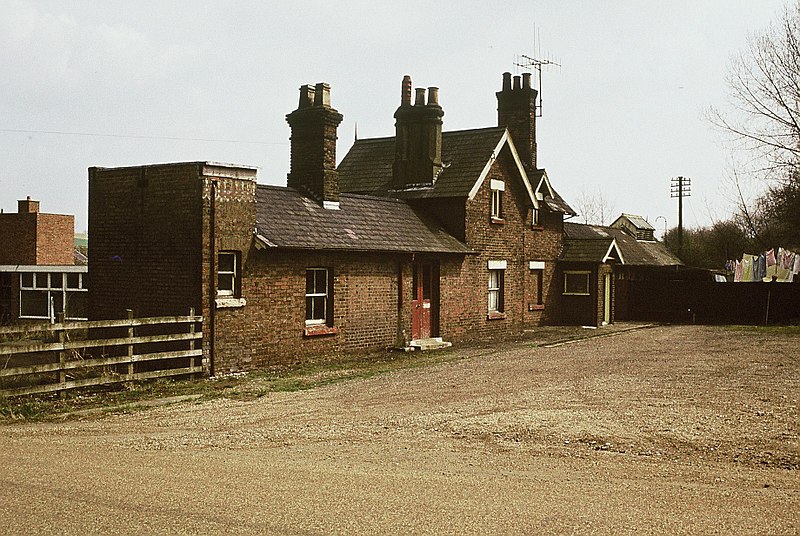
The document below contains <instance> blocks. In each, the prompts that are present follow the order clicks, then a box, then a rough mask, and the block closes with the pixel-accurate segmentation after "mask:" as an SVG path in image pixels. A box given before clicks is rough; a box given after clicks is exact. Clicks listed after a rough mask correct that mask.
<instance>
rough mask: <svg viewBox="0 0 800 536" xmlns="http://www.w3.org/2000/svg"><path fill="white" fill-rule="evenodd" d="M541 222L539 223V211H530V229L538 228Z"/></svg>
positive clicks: (534, 208)
mask: <svg viewBox="0 0 800 536" xmlns="http://www.w3.org/2000/svg"><path fill="white" fill-rule="evenodd" d="M540 225H541V222H540V221H539V209H538V208H536V207H533V208H532V209H531V227H539V226H540Z"/></svg>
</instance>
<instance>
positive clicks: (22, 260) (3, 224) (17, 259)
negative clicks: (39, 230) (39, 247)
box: [0, 213, 36, 264]
mask: <svg viewBox="0 0 800 536" xmlns="http://www.w3.org/2000/svg"><path fill="white" fill-rule="evenodd" d="M0 264H36V214H14V213H11V214H0Z"/></svg>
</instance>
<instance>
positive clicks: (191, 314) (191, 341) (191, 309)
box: [189, 307, 197, 369]
mask: <svg viewBox="0 0 800 536" xmlns="http://www.w3.org/2000/svg"><path fill="white" fill-rule="evenodd" d="M189 317H190V320H189V333H191V334H192V335H194V307H189ZM189 350H191V351H194V338H191V339H189ZM196 364H197V358H196V357H195V356H192V357H190V358H189V366H190V367H192V369H194V367H195V365H196Z"/></svg>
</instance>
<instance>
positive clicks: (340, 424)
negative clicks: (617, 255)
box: [0, 326, 800, 534]
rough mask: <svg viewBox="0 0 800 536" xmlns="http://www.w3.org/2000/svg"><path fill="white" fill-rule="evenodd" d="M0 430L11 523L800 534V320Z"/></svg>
mask: <svg viewBox="0 0 800 536" xmlns="http://www.w3.org/2000/svg"><path fill="white" fill-rule="evenodd" d="M449 351H452V352H454V355H455V356H457V358H455V359H452V360H449V361H447V362H444V363H440V364H435V365H431V366H426V367H418V368H408V369H403V370H398V371H394V372H390V373H385V374H381V375H378V376H373V377H371V378H367V379H356V380H348V381H342V382H339V383H334V384H330V385H327V386H324V387H318V388H315V389H311V390H306V391H296V392H278V393H268V394H266V395H264V396H262V397H260V398H254V399H248V400H237V399H229V398H223V399H216V400H211V401H199V402H198V401H185V402H181V403H178V404H173V405H168V406H161V407H154V408H150V409H146V410H143V411H140V412H136V413H129V414H111V415H100V416H85V417H82V418H81V419H82V420H72V421H65V422H57V423H34V424H17V423H15V424H10V425H6V426H2V427H0V450H1V451H2V453H3V458H2V460H3V461H2V472H1V473H0V474H2V477H0V479H1V480H2V486H0V505H2V512H3V528H2V532H3V533H8V534H15V533H16V534H54V533H59V534H87V533H95V534H96V533H103V534H108V533H123V534H131V533H136V534H164V533H170V534H218V533H231V534H239V533H247V534H250V533H255V534H331V533H336V534H353V533H355V534H377V533H380V534H398V533H413V534H429V533H430V534H539V533H598V534H609V533H613V534H620V533H637V534H638V533H658V534H676V533H683V534H699V533H706V534H708V533H714V534H719V533H722V534H797V533H798V531H800V524H798V513H800V480H799V479H798V473H797V470H798V466H800V442H798V418H797V417H798V413H797V403H798V394H799V393H800V367H798V360H799V357H800V331H798V330H797V329H786V330H770V329H756V328H730V327H703V326H655V327H649V328H647V329H636V330H629V331H620V332H616V333H611V334H610V335H609V336H603V337H594V338H590V339H584V340H580V341H577V342H572V343H569V344H560V345H555V346H550V347H544V346H539V345H535V344H533V343H531V342H530V341H527V342H526V341H522V342H519V341H518V342H515V343H506V344H501V345H498V346H495V347H491V346H488V345H484V346H482V347H470V348H461V349H454V350H449Z"/></svg>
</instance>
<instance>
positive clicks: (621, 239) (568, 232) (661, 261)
mask: <svg viewBox="0 0 800 536" xmlns="http://www.w3.org/2000/svg"><path fill="white" fill-rule="evenodd" d="M612 241H616V244H617V248H618V249H619V251H620V253H621V254H622V259H623V262H624V264H627V265H630V266H679V265H682V264H683V263H682V262H681V260H680V259H679V258H678V257H676V256H675V255H673V254H672V253H670V252H669V250H668V249H667V248H666V247H665V246H664V244H662V243H661V242H651V241H642V240H636V239H635V238H633V237H632V236H630V235H628V234H627V233H625V232H624V231H622V229H614V228H611V227H606V226H602V225H584V224H580V223H569V222H565V223H564V250H563V251H562V255H561V260H563V261H574V262H602V259H603V257H604V256H605V252H606V251H608V248H609V246H610V245H611V242H612Z"/></svg>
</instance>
